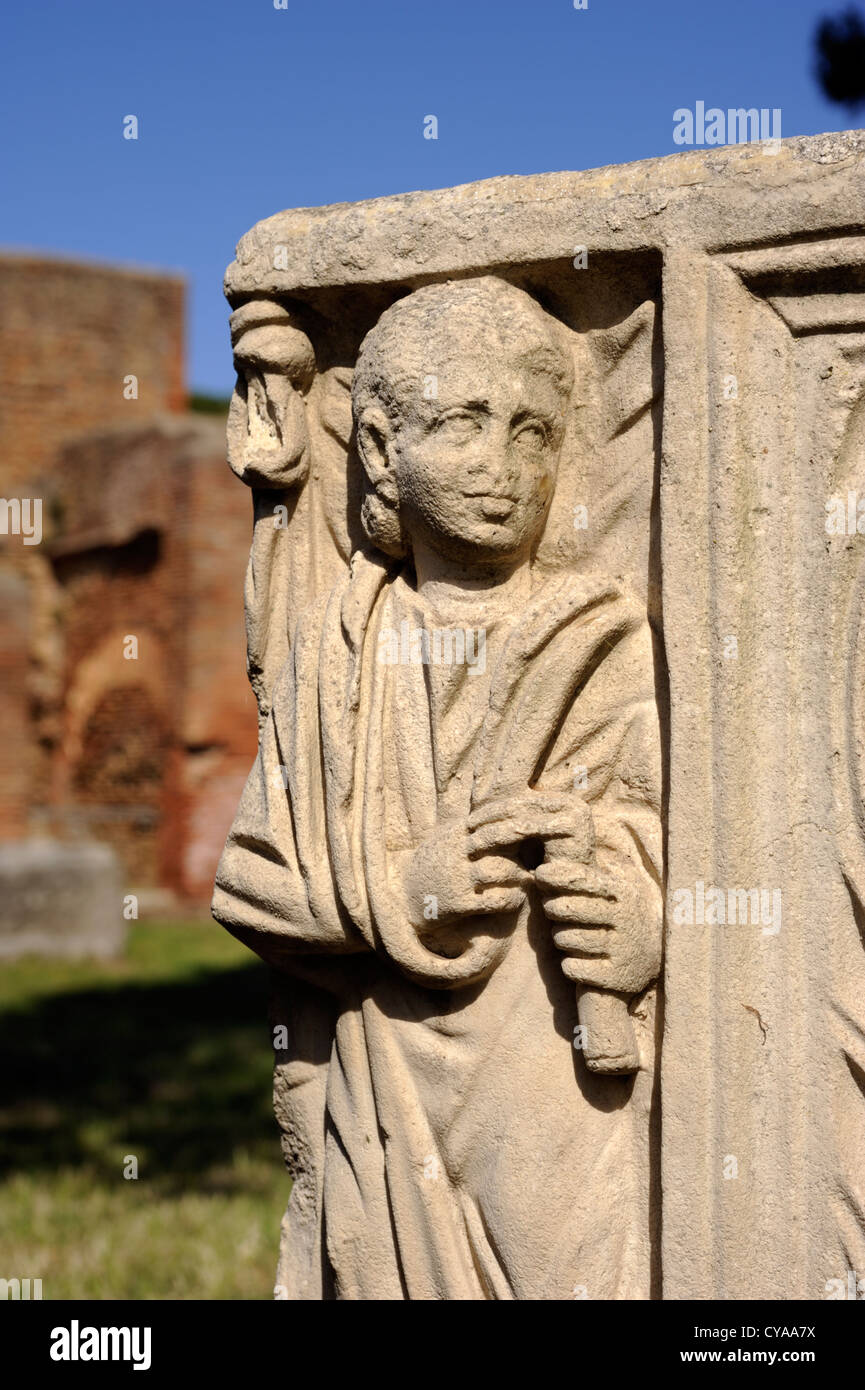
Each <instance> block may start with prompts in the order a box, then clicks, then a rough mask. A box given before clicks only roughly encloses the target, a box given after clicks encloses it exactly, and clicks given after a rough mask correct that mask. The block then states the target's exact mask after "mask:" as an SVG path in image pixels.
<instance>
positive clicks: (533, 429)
mask: <svg viewBox="0 0 865 1390" xmlns="http://www.w3.org/2000/svg"><path fill="white" fill-rule="evenodd" d="M513 439H514V443H516V444H519V445H521V446H525V447H529V448H541V447H542V446H543V445H544V444H546V443H547V440H548V439H549V430H548V429H547V426H546V425H545V424H544V423H543V421H542V420H524V421H522V423H521V424H519V425H518V426H517V428H516V429H515V430H514V434H513Z"/></svg>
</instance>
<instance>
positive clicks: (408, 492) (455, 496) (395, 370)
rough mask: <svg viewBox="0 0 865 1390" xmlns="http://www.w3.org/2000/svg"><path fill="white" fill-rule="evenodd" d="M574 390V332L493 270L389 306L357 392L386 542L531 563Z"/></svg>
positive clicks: (364, 452) (368, 504)
mask: <svg viewBox="0 0 865 1390" xmlns="http://www.w3.org/2000/svg"><path fill="white" fill-rule="evenodd" d="M572 387H573V364H572V359H571V355H570V351H569V348H568V345H567V343H566V341H565V339H564V330H563V329H562V327H561V325H560V324H559V323H558V322H557V320H556V319H554V318H552V317H551V315H549V314H547V313H546V312H545V311H544V310H543V309H541V307H540V305H539V304H537V303H536V301H535V300H534V299H532V298H531V296H530V295H528V294H526V293H525V292H524V291H523V290H519V289H516V288H515V287H514V286H513V285H510V284H508V283H507V282H506V281H504V280H498V279H495V278H493V277H492V276H485V277H483V278H479V279H475V280H458V281H449V282H448V283H447V284H441V285H428V286H425V287H424V288H423V289H419V290H415V291H414V292H413V293H412V294H410V295H407V296H406V297H405V298H404V299H399V300H397V301H396V303H395V304H392V305H391V307H390V308H389V309H387V310H385V312H384V313H383V314H382V316H381V318H380V319H379V321H378V323H377V324H376V325H375V327H374V328H373V329H372V330H371V331H370V332H369V333H368V334H367V335H366V337H365V338H364V340H363V343H362V345H361V349H360V355H359V357H358V361H357V367H356V369H355V374H354V382H353V386H352V400H353V406H354V417H355V422H356V425H357V440H358V449H359V452H360V456H361V459H362V462H363V466H364V470H365V473H366V478H367V491H366V496H365V500H364V510H363V523H364V528H365V530H366V532H367V535H368V536H369V538H370V540H372V541H373V543H374V544H375V545H377V546H378V547H379V548H380V549H382V550H384V551H386V552H387V553H389V554H392V555H401V554H405V553H407V552H409V551H410V550H411V548H412V543H413V541H414V540H416V539H417V540H423V541H424V542H425V543H426V544H427V545H428V546H429V547H430V548H431V549H432V550H433V551H435V552H436V553H438V554H439V555H441V556H443V557H444V558H446V559H448V560H454V561H458V562H460V563H462V564H465V565H468V566H472V565H479V566H490V565H492V566H495V565H497V564H507V563H512V562H514V561H518V560H520V559H521V558H522V557H523V556H526V555H528V554H529V553H530V552H531V550H532V549H533V547H534V545H535V544H536V542H537V540H538V538H539V537H540V534H541V532H542V530H543V527H544V523H545V521H546V516H547V511H548V509H549V504H550V501H551V499H552V494H553V487H554V484H555V478H556V468H557V465H558V458H559V452H560V450H561V446H562V440H563V437H564V430H565V411H566V407H567V403H568V398H569V396H570V393H571V390H572Z"/></svg>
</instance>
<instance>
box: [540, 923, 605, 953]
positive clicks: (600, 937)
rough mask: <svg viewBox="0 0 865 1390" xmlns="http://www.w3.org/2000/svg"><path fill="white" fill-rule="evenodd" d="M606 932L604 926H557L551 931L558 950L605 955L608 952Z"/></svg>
mask: <svg viewBox="0 0 865 1390" xmlns="http://www.w3.org/2000/svg"><path fill="white" fill-rule="evenodd" d="M607 932H608V928H606V927H596V928H594V929H592V928H590V927H559V928H557V929H556V930H554V931H553V941H554V942H555V944H556V946H557V948H558V949H559V950H560V951H569V952H574V953H575V954H577V955H584V956H592V957H596V956H604V957H606V956H607V955H608V954H609V952H608V935H607Z"/></svg>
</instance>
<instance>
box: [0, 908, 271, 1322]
mask: <svg viewBox="0 0 865 1390" xmlns="http://www.w3.org/2000/svg"><path fill="white" fill-rule="evenodd" d="M267 988H268V984H267V971H266V969H265V968H264V967H263V966H261V965H260V964H258V963H256V962H255V960H254V959H253V957H251V956H250V954H249V952H248V951H246V950H244V948H243V947H241V946H240V945H238V943H237V942H235V941H234V940H233V939H232V938H231V937H230V936H229V935H228V934H227V933H226V932H224V931H222V930H221V928H219V927H217V926H216V924H215V923H204V922H201V923H189V922H184V923H181V922H179V923H160V924H158V925H144V924H133V930H132V933H131V937H130V944H129V951H128V954H127V956H126V958H125V959H124V960H122V961H116V962H92V961H91V962H62V961H48V960H35V959H28V960H21V961H17V962H13V963H12V964H7V965H4V967H3V970H2V972H0V1057H2V1058H3V1081H2V1086H0V1263H2V1268H0V1277H5V1278H16V1277H17V1278H22V1279H23V1278H31V1279H33V1278H41V1279H42V1293H43V1297H44V1298H46V1299H52V1298H121V1299H127V1298H131V1299H135V1298H217V1299H223V1298H226V1299H235V1298H243V1299H247V1298H250V1299H252V1298H270V1297H272V1290H273V1284H274V1272H275V1265H276V1253H277V1240H278V1232H279V1220H280V1216H281V1214H282V1210H283V1208H284V1205H285V1201H286V1198H287V1196H288V1190H289V1180H288V1178H287V1176H286V1174H285V1172H284V1170H283V1168H282V1165H281V1159H280V1152H279V1141H278V1136H277V1131H276V1125H275V1121H274V1119H273V1113H272V1110H271V1100H270V1088H271V1070H272V1064H273V1054H272V1051H271V1048H270V1037H269V1033H268V1025H267ZM128 1155H134V1156H135V1157H136V1158H137V1160H138V1178H137V1179H134V1180H132V1179H127V1178H124V1176H123V1172H124V1165H125V1163H126V1160H127V1156H128Z"/></svg>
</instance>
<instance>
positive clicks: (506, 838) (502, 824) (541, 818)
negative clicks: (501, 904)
mask: <svg viewBox="0 0 865 1390" xmlns="http://www.w3.org/2000/svg"><path fill="white" fill-rule="evenodd" d="M573 833H574V825H573V821H572V820H571V818H570V817H569V816H566V815H564V814H561V813H560V814H559V815H554V814H553V813H552V812H550V811H545V810H544V809H543V808H542V807H539V806H531V807H526V808H525V809H524V810H523V811H521V813H520V814H519V815H514V816H509V817H508V818H507V819H506V820H501V821H494V822H492V823H491V824H489V825H481V826H479V827H478V829H477V830H473V831H472V832H471V834H470V835H469V837H468V852H469V858H470V859H473V858H474V857H475V856H476V855H478V854H484V853H486V851H487V850H490V849H501V847H502V846H503V845H517V844H519V843H520V842H521V841H522V840H547V839H566V838H567V837H568V836H571V835H573Z"/></svg>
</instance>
